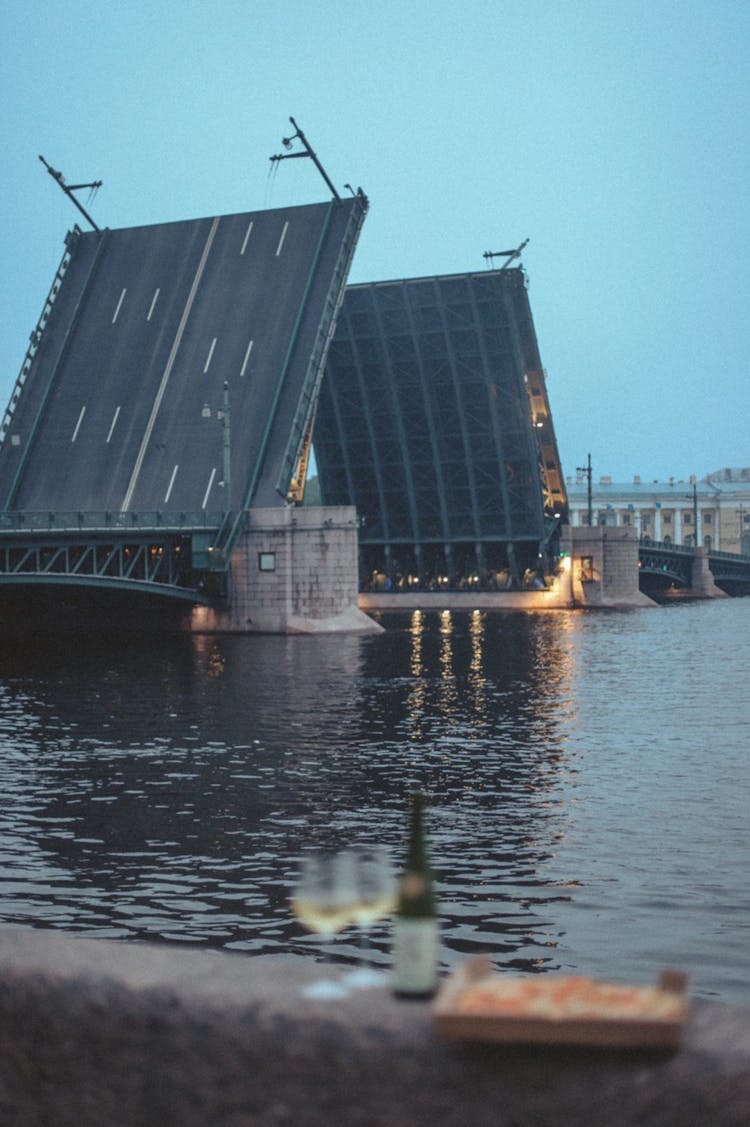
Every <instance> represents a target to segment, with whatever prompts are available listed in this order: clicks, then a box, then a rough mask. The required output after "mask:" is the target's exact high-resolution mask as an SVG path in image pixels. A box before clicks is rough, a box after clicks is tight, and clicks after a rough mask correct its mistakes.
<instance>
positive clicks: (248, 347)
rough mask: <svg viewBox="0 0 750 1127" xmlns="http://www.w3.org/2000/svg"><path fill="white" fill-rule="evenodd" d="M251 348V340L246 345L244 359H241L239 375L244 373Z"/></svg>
mask: <svg viewBox="0 0 750 1127" xmlns="http://www.w3.org/2000/svg"><path fill="white" fill-rule="evenodd" d="M252 350H253V342H252V341H250V343H249V345H248V346H247V352H246V353H245V359H244V360H243V361H242V367H241V368H240V375H241V376H244V374H245V369H246V368H247V362H248V360H249V359H250V353H251V352H252Z"/></svg>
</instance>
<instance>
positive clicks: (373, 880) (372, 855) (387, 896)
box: [347, 846, 396, 986]
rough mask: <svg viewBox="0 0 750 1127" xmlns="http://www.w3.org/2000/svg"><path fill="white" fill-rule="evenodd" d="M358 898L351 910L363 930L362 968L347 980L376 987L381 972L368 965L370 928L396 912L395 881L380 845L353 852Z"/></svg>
mask: <svg viewBox="0 0 750 1127" xmlns="http://www.w3.org/2000/svg"><path fill="white" fill-rule="evenodd" d="M351 866H352V871H353V874H354V885H355V889H356V898H355V901H354V906H353V910H352V918H353V920H354V922H355V923H356V924H357V925H358V926H359V927H360V928H361V929H362V940H361V942H360V965H359V967H358V968H357V970H356V971H354V972H353V973H352V974H350V975H349V976H348V978H347V981H348V982H349V983H351V984H352V985H354V986H377V985H379V984H380V983H381V981H382V979H383V975H382V973H379V972H377V971H375V970H374V969H373V968H372V967H368V966H367V950H368V948H369V945H370V929H371V928H372V925H373V924H374V923H375V922H376V920H379V919H381V918H382V917H383V916H387V915H388V914H389V913H390V912H392V911H393V909H394V907H395V903H396V882H395V879H394V876H393V870H392V868H391V860H390V856H389V854H388V850H387V849H384V848H382V847H381V846H374V847H368V848H365V847H363V848H359V849H355V850H352V851H351Z"/></svg>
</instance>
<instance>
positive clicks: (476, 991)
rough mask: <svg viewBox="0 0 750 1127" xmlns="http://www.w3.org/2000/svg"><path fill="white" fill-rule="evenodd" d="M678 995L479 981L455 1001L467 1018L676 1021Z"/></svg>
mask: <svg viewBox="0 0 750 1127" xmlns="http://www.w3.org/2000/svg"><path fill="white" fill-rule="evenodd" d="M683 1007H684V999H683V997H682V995H680V994H677V993H674V992H672V991H669V990H663V989H659V987H656V986H623V985H618V984H617V983H613V982H598V981H595V980H594V979H592V978H585V977H582V976H574V977H565V976H560V975H546V976H544V977H536V976H531V977H526V978H501V977H498V976H495V977H492V978H483V979H480V980H479V981H478V982H475V983H473V984H472V985H470V986H467V987H466V988H465V989H463V990H461V991H460V992H459V993H458V994H457V996H456V997H455V998H454V999H453V1005H452V1009H453V1011H454V1013H456V1014H465V1015H466V1016H469V1017H508V1018H513V1017H516V1018H542V1019H544V1020H547V1021H563V1020H568V1021H569V1020H592V1019H593V1020H597V1019H599V1020H608V1021H609V1020H631V1021H633V1020H639V1019H642V1020H648V1021H654V1020H656V1021H677V1020H679V1019H680V1018H681V1017H682V1013H683Z"/></svg>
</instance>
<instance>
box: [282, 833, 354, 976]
mask: <svg viewBox="0 0 750 1127" xmlns="http://www.w3.org/2000/svg"><path fill="white" fill-rule="evenodd" d="M355 900H356V885H355V880H354V868H353V862H352V858H351V856H350V855H348V854H345V853H336V854H330V853H308V854H306V855H305V856H304V857H303V859H302V864H301V867H300V875H299V879H298V881H297V884H296V886H295V889H294V892H293V894H292V902H291V908H292V912H293V913H294V915H295V916H296V918H297V919H298V920H299V922H300V923H301V924H302V926H303V927H305V928H307V930H308V931H312V932H314V933H315V934H316V935H318V936H319V937H320V939H321V940H324V941H328V942H330V941H331V940H332V939H333V938H334V937H335V936H336V935H337V934H338V932H339V931H341V930H342V928H345V927H346V926H347V924H349V923H351V922H352V919H353V912H354V904H355ZM302 993H303V994H304V995H305V996H306V997H311V998H341V997H344V995H346V993H347V989H346V987H345V986H342V985H341V983H340V982H337V981H335V980H334V979H319V980H317V981H316V982H313V983H311V984H310V985H309V986H307V987H305V988H304V990H303V991H302Z"/></svg>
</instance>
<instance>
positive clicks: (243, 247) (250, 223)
mask: <svg viewBox="0 0 750 1127" xmlns="http://www.w3.org/2000/svg"><path fill="white" fill-rule="evenodd" d="M252 229H253V221H252V219H251V220H250V222H249V223H248V225H247V231H246V232H245V241H244V242H243V244H242V250H241V251H240V254H244V253H245V247H246V246H247V240H248V239H249V238H250V232H251V231H252Z"/></svg>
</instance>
